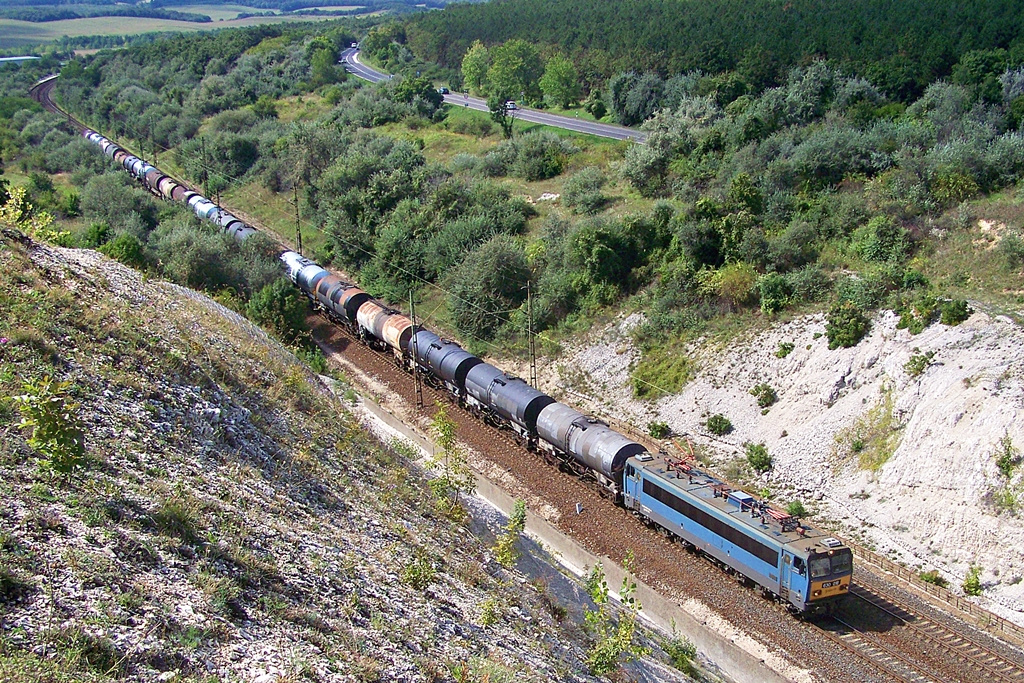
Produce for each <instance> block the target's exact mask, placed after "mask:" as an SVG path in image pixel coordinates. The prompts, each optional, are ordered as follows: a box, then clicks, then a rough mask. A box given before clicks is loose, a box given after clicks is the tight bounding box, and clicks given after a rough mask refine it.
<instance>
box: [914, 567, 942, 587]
mask: <svg viewBox="0 0 1024 683" xmlns="http://www.w3.org/2000/svg"><path fill="white" fill-rule="evenodd" d="M917 578H919V579H921V580H922V581H924V582H925V583H930V584H933V585H935V586H939V587H940V588H945V587H946V586H948V585H949V581H946V579H945V578H944V577H943V576H942V574H940V573H939V570H937V569H932V570H931V571H927V572H921V573H920V574H918V575H917Z"/></svg>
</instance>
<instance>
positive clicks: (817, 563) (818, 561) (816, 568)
mask: <svg viewBox="0 0 1024 683" xmlns="http://www.w3.org/2000/svg"><path fill="white" fill-rule="evenodd" d="M828 574H829V560H828V556H827V555H826V556H825V557H815V558H813V559H811V578H812V579H817V578H821V577H822V576H828Z"/></svg>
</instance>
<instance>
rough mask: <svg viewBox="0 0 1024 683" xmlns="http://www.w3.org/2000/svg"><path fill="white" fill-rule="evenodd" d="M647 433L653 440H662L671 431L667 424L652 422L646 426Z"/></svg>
mask: <svg viewBox="0 0 1024 683" xmlns="http://www.w3.org/2000/svg"><path fill="white" fill-rule="evenodd" d="M647 433H648V434H650V435H651V436H652V437H654V438H655V439H664V438H665V437H667V436H668V435H669V434H671V433H672V430H671V429H670V428H669V426H668V423H667V422H658V421H654V422H649V423H648V424H647Z"/></svg>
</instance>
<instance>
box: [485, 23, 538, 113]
mask: <svg viewBox="0 0 1024 683" xmlns="http://www.w3.org/2000/svg"><path fill="white" fill-rule="evenodd" d="M543 74H544V64H543V62H542V61H541V58H540V52H538V51H537V48H535V47H534V46H533V45H530V44H529V43H528V42H526V41H525V40H520V39H515V40H510V41H508V42H507V43H504V44H503V45H498V46H497V47H494V48H492V49H491V66H490V68H489V69H487V92H488V93H490V94H494V95H502V96H503V97H505V98H506V99H510V100H525V101H527V102H535V101H537V100H539V99H540V98H541V93H540V87H539V81H540V77H541V76H542V75H543Z"/></svg>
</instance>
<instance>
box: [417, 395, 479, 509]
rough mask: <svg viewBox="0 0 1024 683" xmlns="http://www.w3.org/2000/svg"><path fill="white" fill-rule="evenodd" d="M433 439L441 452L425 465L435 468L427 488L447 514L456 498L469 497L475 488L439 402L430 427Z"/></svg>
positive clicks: (462, 453) (460, 449)
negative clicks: (437, 470) (435, 473)
mask: <svg viewBox="0 0 1024 683" xmlns="http://www.w3.org/2000/svg"><path fill="white" fill-rule="evenodd" d="M431 427H432V429H433V432H434V438H435V439H436V441H437V445H438V446H439V447H440V448H441V452H440V453H437V454H435V455H434V456H433V457H432V458H431V459H430V460H429V461H428V463H427V464H428V465H429V466H430V467H432V468H436V469H439V470H440V472H439V473H438V476H436V477H435V478H433V479H431V480H430V488H431V490H433V492H434V495H436V496H437V499H438V504H439V505H441V506H442V507H444V508H446V509H447V512H448V513H449V514H451V513H454V512H455V510H456V509H457V508H458V507H459V496H460V495H462V494H465V495H469V494H471V493H473V491H474V490H475V489H476V483H475V482H474V480H473V472H472V470H470V469H469V458H468V457H467V455H466V452H465V451H464V450H463V449H462V447H461V446H460V445H459V442H458V438H457V437H456V434H455V428H456V425H455V422H454V421H453V420H452V419H451V418H450V417H448V413H447V412H446V411H445V408H444V406H443V405H441V404H440V403H438V404H437V412H436V413H434V420H433V422H432V424H431Z"/></svg>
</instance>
